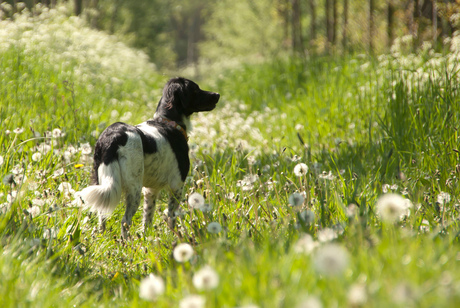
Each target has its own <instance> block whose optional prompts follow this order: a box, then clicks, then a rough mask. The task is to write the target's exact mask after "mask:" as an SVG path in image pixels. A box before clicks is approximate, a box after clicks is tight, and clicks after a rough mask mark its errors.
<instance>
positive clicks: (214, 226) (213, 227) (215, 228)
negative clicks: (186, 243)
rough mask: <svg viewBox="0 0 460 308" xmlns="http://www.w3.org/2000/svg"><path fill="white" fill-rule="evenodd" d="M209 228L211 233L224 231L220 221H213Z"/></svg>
mask: <svg viewBox="0 0 460 308" xmlns="http://www.w3.org/2000/svg"><path fill="white" fill-rule="evenodd" d="M207 230H208V232H209V233H213V234H217V233H219V232H220V231H222V227H221V225H220V223H218V222H216V221H215V222H211V223H209V224H208V227H207Z"/></svg>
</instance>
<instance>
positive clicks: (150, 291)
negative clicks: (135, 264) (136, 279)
mask: <svg viewBox="0 0 460 308" xmlns="http://www.w3.org/2000/svg"><path fill="white" fill-rule="evenodd" d="M164 291H165V285H164V282H163V279H161V277H158V276H155V275H154V274H150V275H148V276H147V277H145V278H143V279H142V280H141V284H140V288H139V297H140V298H142V299H145V300H147V301H151V302H153V301H155V300H156V299H157V298H158V296H160V295H161V294H163V293H164Z"/></svg>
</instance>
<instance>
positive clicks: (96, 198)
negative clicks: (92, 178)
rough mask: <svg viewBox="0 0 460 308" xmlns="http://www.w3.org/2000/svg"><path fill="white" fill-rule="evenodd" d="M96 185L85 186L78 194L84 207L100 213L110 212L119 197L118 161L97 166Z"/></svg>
mask: <svg viewBox="0 0 460 308" xmlns="http://www.w3.org/2000/svg"><path fill="white" fill-rule="evenodd" d="M97 172H98V181H99V184H98V185H91V186H89V187H86V188H85V189H83V190H82V191H81V192H79V196H80V197H81V198H82V200H83V202H84V207H85V208H89V209H91V210H93V211H97V212H98V213H99V214H101V215H109V214H111V213H112V212H113V211H114V210H115V208H116V207H117V205H118V203H119V202H120V198H121V172H120V165H119V164H118V161H117V160H116V161H114V162H111V163H110V164H108V165H106V164H104V163H102V164H100V165H99V168H98V171H97Z"/></svg>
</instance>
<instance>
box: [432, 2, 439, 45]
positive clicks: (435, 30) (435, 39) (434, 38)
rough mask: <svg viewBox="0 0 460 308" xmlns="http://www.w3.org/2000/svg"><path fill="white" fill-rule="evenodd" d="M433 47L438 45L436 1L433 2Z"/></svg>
mask: <svg viewBox="0 0 460 308" xmlns="http://www.w3.org/2000/svg"><path fill="white" fill-rule="evenodd" d="M432 13H433V16H432V18H433V47H435V48H436V45H437V44H438V6H437V4H436V1H433V11H432Z"/></svg>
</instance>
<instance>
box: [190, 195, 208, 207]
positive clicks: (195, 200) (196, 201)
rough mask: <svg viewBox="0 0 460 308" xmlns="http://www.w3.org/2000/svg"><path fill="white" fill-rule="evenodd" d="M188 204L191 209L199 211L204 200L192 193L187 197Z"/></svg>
mask: <svg viewBox="0 0 460 308" xmlns="http://www.w3.org/2000/svg"><path fill="white" fill-rule="evenodd" d="M188 204H189V206H190V207H191V208H193V209H197V210H199V209H200V208H201V207H202V206H203V205H204V198H203V196H202V195H201V194H199V193H197V192H194V193H193V194H191V195H190V196H189V197H188Z"/></svg>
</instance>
